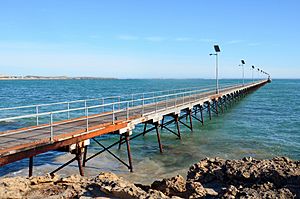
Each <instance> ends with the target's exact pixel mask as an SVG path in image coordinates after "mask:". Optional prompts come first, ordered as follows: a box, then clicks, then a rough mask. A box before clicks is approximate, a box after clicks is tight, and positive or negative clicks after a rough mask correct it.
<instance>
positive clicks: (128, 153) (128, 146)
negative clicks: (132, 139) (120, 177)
mask: <svg viewBox="0 0 300 199" xmlns="http://www.w3.org/2000/svg"><path fill="white" fill-rule="evenodd" d="M130 134H131V132H126V133H125V141H126V146H127V155H128V163H129V165H128V168H129V170H130V172H133V167H132V157H131V150H130V143H129V136H130Z"/></svg>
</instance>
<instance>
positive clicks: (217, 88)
mask: <svg viewBox="0 0 300 199" xmlns="http://www.w3.org/2000/svg"><path fill="white" fill-rule="evenodd" d="M214 49H215V52H216V53H211V54H209V55H210V56H212V55H215V56H216V94H219V77H218V76H219V71H218V67H219V66H218V53H219V52H221V50H220V47H219V46H218V45H214Z"/></svg>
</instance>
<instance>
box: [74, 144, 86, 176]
mask: <svg viewBox="0 0 300 199" xmlns="http://www.w3.org/2000/svg"><path fill="white" fill-rule="evenodd" d="M75 150H76V152H75V153H76V154H75V155H76V159H77V163H78V168H79V174H80V175H81V176H84V171H83V165H82V154H83V151H84V147H81V146H79V144H77V147H76V149H75Z"/></svg>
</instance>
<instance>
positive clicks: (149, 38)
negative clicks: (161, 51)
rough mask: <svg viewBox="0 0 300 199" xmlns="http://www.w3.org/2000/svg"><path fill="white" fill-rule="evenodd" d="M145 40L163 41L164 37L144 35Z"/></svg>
mask: <svg viewBox="0 0 300 199" xmlns="http://www.w3.org/2000/svg"><path fill="white" fill-rule="evenodd" d="M145 40H147V41H154V42H160V41H164V40H165V38H163V37H145Z"/></svg>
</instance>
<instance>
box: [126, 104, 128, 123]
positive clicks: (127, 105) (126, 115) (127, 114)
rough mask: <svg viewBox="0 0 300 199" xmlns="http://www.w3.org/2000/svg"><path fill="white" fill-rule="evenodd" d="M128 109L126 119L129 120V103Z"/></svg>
mask: <svg viewBox="0 0 300 199" xmlns="http://www.w3.org/2000/svg"><path fill="white" fill-rule="evenodd" d="M126 106H127V108H126V119H127V120H128V119H129V102H128V101H127V105H126Z"/></svg>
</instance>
